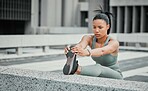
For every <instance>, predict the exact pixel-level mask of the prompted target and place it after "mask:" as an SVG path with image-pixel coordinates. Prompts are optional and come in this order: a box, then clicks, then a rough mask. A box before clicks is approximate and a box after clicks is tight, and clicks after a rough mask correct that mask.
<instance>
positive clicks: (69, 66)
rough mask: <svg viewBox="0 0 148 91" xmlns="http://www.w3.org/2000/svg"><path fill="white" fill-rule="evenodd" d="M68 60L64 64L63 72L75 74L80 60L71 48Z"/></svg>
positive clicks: (67, 55)
mask: <svg viewBox="0 0 148 91" xmlns="http://www.w3.org/2000/svg"><path fill="white" fill-rule="evenodd" d="M66 57H67V62H66V64H65V65H64V68H63V73H64V74H65V75H70V74H74V73H75V72H76V71H77V68H78V61H76V54H75V53H72V52H71V50H69V51H68V53H67V54H66Z"/></svg>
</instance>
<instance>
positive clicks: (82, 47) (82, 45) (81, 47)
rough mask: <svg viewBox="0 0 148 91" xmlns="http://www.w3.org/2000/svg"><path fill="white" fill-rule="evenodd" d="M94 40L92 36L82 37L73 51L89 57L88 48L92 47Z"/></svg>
mask: <svg viewBox="0 0 148 91" xmlns="http://www.w3.org/2000/svg"><path fill="white" fill-rule="evenodd" d="M91 40H92V36H91V35H85V36H83V37H82V39H81V41H80V42H79V43H78V44H77V45H76V46H74V47H73V48H72V51H73V52H75V53H77V54H78V55H80V56H87V55H89V52H88V51H87V50H86V47H87V46H88V45H90V41H91Z"/></svg>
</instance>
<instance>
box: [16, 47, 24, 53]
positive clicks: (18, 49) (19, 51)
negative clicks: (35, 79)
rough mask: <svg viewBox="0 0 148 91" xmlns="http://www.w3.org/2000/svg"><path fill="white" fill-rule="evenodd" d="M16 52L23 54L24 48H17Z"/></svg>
mask: <svg viewBox="0 0 148 91" xmlns="http://www.w3.org/2000/svg"><path fill="white" fill-rule="evenodd" d="M16 54H17V55H22V54H23V49H22V48H21V47H17V48H16Z"/></svg>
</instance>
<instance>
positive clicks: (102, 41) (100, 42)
mask: <svg viewBox="0 0 148 91" xmlns="http://www.w3.org/2000/svg"><path fill="white" fill-rule="evenodd" d="M107 37H108V36H107V35H105V36H103V37H101V38H97V41H96V42H97V43H99V44H104V42H105V41H106V39H107Z"/></svg>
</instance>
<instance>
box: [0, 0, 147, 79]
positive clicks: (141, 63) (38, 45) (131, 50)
mask: <svg viewBox="0 0 148 91" xmlns="http://www.w3.org/2000/svg"><path fill="white" fill-rule="evenodd" d="M100 6H101V7H102V8H103V10H104V11H110V12H111V13H113V17H112V26H111V33H110V36H112V37H114V38H116V39H117V40H118V41H119V42H120V52H119V58H118V60H119V64H120V67H121V70H122V72H123V75H124V78H125V80H131V81H142V82H148V0H0V65H1V66H9V67H16V68H22V69H32V70H40V71H54V72H61V70H62V67H63V65H64V64H65V62H66V58H65V55H64V50H63V49H64V47H65V46H66V45H69V44H76V43H78V41H79V39H80V38H81V37H82V36H83V35H85V34H92V31H91V30H92V18H93V17H94V15H95V14H96V12H94V10H98V9H100ZM47 42H48V43H47ZM66 42H67V43H66ZM78 60H79V63H80V64H81V65H90V64H93V63H94V62H93V61H91V58H89V57H78Z"/></svg>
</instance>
